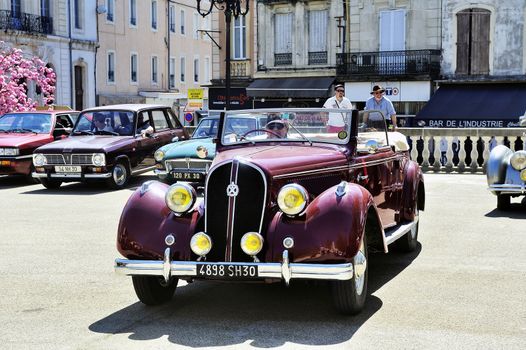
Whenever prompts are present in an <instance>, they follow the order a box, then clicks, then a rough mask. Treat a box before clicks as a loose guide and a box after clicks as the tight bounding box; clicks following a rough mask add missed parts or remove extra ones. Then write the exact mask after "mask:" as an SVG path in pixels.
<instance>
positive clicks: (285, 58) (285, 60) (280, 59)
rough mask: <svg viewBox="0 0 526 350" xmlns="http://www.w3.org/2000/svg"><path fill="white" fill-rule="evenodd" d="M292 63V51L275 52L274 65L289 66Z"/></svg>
mask: <svg viewBox="0 0 526 350" xmlns="http://www.w3.org/2000/svg"><path fill="white" fill-rule="evenodd" d="M291 64H292V52H287V53H275V54H274V65H275V66H287V65H291Z"/></svg>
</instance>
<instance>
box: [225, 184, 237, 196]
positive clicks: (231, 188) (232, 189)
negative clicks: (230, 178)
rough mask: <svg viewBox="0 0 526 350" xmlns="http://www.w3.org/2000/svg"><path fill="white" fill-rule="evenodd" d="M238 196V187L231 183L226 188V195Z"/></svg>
mask: <svg viewBox="0 0 526 350" xmlns="http://www.w3.org/2000/svg"><path fill="white" fill-rule="evenodd" d="M238 194H239V187H238V186H237V185H236V184H235V183H233V182H231V183H230V185H228V186H227V187H226V195H227V196H229V197H235V196H237V195H238Z"/></svg>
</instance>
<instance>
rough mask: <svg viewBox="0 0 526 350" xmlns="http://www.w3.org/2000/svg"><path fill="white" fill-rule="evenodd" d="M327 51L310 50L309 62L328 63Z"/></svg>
mask: <svg viewBox="0 0 526 350" xmlns="http://www.w3.org/2000/svg"><path fill="white" fill-rule="evenodd" d="M326 63H327V51H318V52H311V51H309V64H326Z"/></svg>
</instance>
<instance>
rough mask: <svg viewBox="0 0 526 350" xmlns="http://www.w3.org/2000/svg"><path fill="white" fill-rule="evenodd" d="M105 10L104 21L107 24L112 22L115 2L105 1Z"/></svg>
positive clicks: (111, 0) (112, 0)
mask: <svg viewBox="0 0 526 350" xmlns="http://www.w3.org/2000/svg"><path fill="white" fill-rule="evenodd" d="M106 8H107V10H108V12H106V20H107V21H108V22H113V20H114V17H113V16H114V14H115V0H106Z"/></svg>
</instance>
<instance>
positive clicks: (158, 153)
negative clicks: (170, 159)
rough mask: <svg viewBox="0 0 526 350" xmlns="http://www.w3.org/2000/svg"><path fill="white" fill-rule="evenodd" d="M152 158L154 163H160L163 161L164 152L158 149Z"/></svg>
mask: <svg viewBox="0 0 526 350" xmlns="http://www.w3.org/2000/svg"><path fill="white" fill-rule="evenodd" d="M153 157H154V158H155V160H156V161H158V162H161V161H162V160H163V159H164V152H163V151H161V150H160V149H158V150H157V151H155V153H154V154H153Z"/></svg>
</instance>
